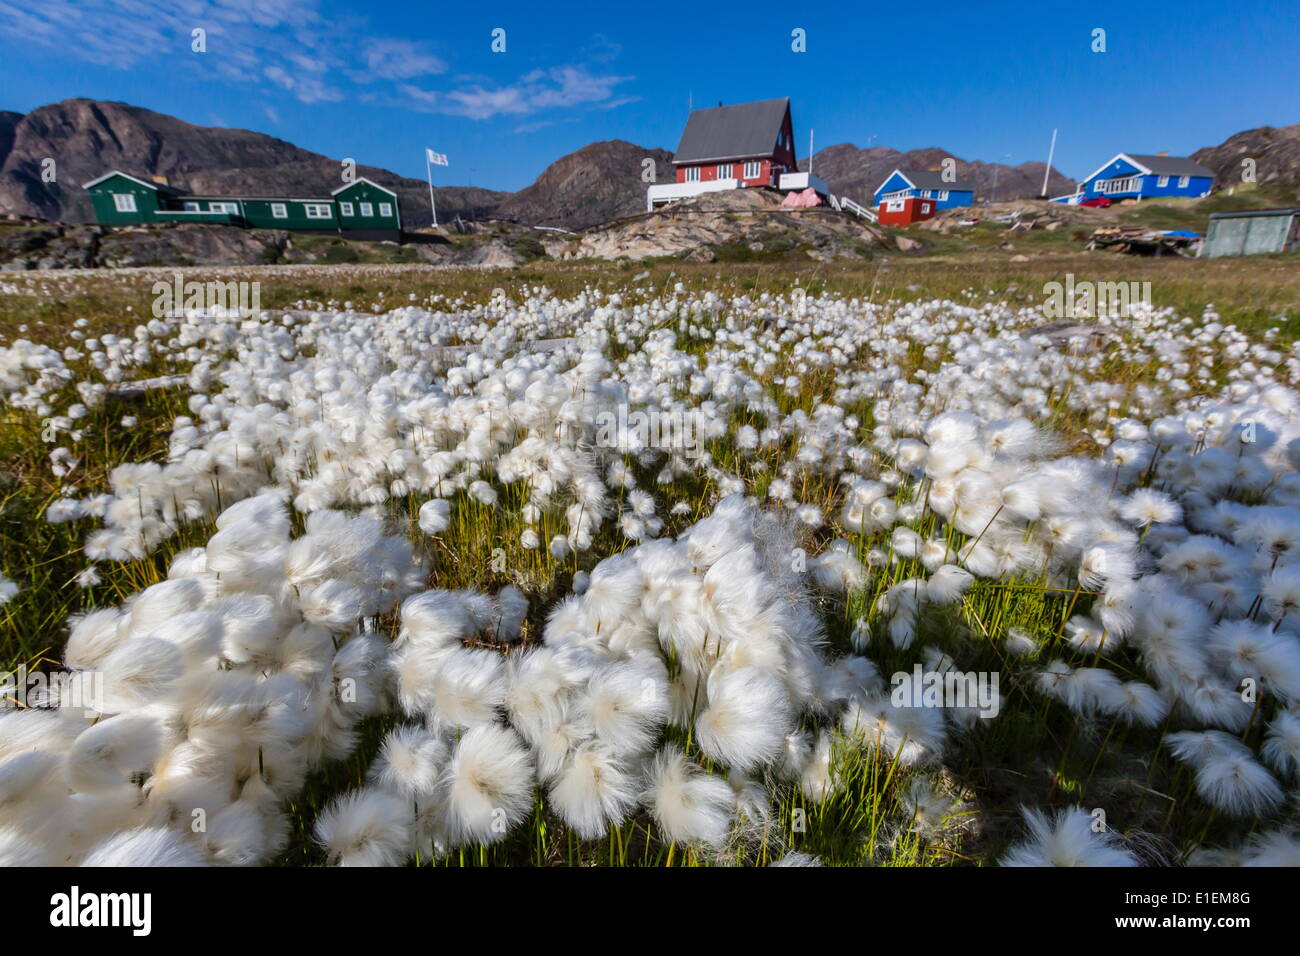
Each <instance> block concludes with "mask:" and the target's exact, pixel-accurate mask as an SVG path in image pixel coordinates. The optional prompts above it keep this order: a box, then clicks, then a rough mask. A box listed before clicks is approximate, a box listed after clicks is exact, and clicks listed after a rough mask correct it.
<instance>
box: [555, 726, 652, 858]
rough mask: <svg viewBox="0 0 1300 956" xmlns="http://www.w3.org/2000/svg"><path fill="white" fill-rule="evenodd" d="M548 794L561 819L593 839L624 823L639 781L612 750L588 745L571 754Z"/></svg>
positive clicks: (591, 743)
mask: <svg viewBox="0 0 1300 956" xmlns="http://www.w3.org/2000/svg"><path fill="white" fill-rule="evenodd" d="M547 795H548V797H549V799H550V803H551V805H552V806H553V807H554V808H555V810H556V812H557V813H559V815H560V818H561V819H562V820H564V822H565V823H566V824H567V825H568V826H569V827H571V828H572V829H573V830H574V831H575V832H576V833H577V834H578V835H579V836H580V837H582V838H583V839H588V840H590V839H595V838H597V837H601V836H604V835H605V834H606V833H607V832H608V831H609V828H610V827H611V826H614V825H617V824H619V823H621V822H622V821H623V818H624V816H625V815H626V814H627V812H628V810H629V809H630V808H631V807H632V806H633V805H635V803H636V801H637V797H638V787H637V778H636V777H635V775H633V774H632V773H630V772H629V771H628V769H627V768H626V767H625V766H624V765H623V764H622V763H621V762H620V761H619V760H618V758H617V757H615V756H614V752H613V751H612V750H611V749H610V748H608V747H606V746H604V745H603V744H600V743H596V742H588V743H584V744H581V745H580V746H578V747H577V748H576V749H575V750H574V751H573V752H572V753H571V754H570V756H569V758H568V760H567V761H566V763H565V765H564V767H563V768H562V769H561V770H560V772H559V773H558V774H557V775H556V777H555V778H554V780H553V781H552V783H551V785H550V788H549V790H548V791H547Z"/></svg>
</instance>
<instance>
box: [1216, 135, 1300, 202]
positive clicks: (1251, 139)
mask: <svg viewBox="0 0 1300 956" xmlns="http://www.w3.org/2000/svg"><path fill="white" fill-rule="evenodd" d="M1192 159H1194V160H1196V161H1197V162H1198V163H1200V164H1201V165H1202V166H1208V167H1209V168H1210V169H1212V170H1214V177H1215V185H1217V186H1219V187H1227V186H1230V185H1232V184H1234V183H1240V182H1241V181H1242V178H1241V175H1242V172H1243V169H1244V167H1243V166H1242V160H1243V159H1253V160H1255V180H1256V182H1258V183H1259V184H1260V185H1261V186H1267V185H1277V186H1297V187H1300V123H1296V124H1294V125H1292V126H1260V127H1258V128H1256V129H1248V130H1245V131H1243V132H1240V133H1237V134H1236V135H1235V136H1229V137H1228V138H1227V139H1225V140H1224V141H1223V142H1222V143H1220V144H1219V145H1218V146H1207V147H1206V148H1205V149H1198V150H1197V151H1196V152H1194V153H1192Z"/></svg>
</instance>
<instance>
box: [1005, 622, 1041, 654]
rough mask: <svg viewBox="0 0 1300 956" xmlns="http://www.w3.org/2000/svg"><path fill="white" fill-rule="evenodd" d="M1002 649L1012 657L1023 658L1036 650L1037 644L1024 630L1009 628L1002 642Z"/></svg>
mask: <svg viewBox="0 0 1300 956" xmlns="http://www.w3.org/2000/svg"><path fill="white" fill-rule="evenodd" d="M1003 647H1005V648H1006V650H1007V653H1008V654H1010V655H1011V656H1012V657H1025V656H1027V655H1029V654H1032V653H1034V651H1036V650H1038V642H1037V641H1036V640H1034V636H1033V635H1032V634H1030V633H1029V632H1028V631H1026V630H1025V629H1024V628H1021V627H1010V628H1007V636H1006V638H1005V639H1004V640H1003Z"/></svg>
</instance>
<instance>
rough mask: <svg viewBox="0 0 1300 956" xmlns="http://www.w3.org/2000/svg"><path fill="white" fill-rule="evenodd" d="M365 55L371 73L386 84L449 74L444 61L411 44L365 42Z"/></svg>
mask: <svg viewBox="0 0 1300 956" xmlns="http://www.w3.org/2000/svg"><path fill="white" fill-rule="evenodd" d="M363 51H364V53H365V58H366V67H367V68H368V69H369V71H370V72H371V73H373V74H374V75H375V76H380V77H383V78H384V79H386V80H409V79H411V78H413V77H417V76H431V75H434V74H438V73H446V72H447V64H446V63H445V62H444V61H442V60H440V59H439V58H438V57H436V56H433V55H432V54H430V53H425V52H424V51H423V50H421V49H420V47H419V46H418V45H416V44H415V43H412V42H411V41H410V40H394V39H380V38H378V37H376V38H372V39H370V40H367V41H366V43H365V45H364V46H363Z"/></svg>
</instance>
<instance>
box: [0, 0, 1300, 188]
mask: <svg viewBox="0 0 1300 956" xmlns="http://www.w3.org/2000/svg"><path fill="white" fill-rule="evenodd" d="M690 9H695V10H697V11H699V13H698V14H697V15H693V14H691V13H690V12H689V10H690ZM718 9H720V8H717V7H715V5H712V4H691V5H674V6H670V5H666V4H649V3H636V2H632V3H628V2H621V3H616V4H594V3H582V4H568V5H566V4H564V3H555V4H536V3H532V4H523V3H513V2H511V3H496V2H494V3H451V4H448V3H435V2H423V3H418V4H416V3H391V4H383V3H372V4H365V3H360V2H355V0H0V60H2V61H3V63H4V66H3V67H2V68H0V73H2V75H3V77H4V80H3V87H0V109H12V110H18V111H21V112H26V111H28V110H30V109H33V108H34V107H37V106H40V105H43V104H46V103H50V102H55V101H57V100H61V99H67V98H70V97H74V96H88V97H93V98H96V99H110V100H124V101H126V102H128V103H132V104H135V105H137V106H143V107H147V108H149V109H154V110H158V111H160V112H164V113H170V114H173V115H175V116H178V117H180V118H182V119H185V120H188V121H190V122H193V123H198V124H201V125H216V126H230V127H243V128H247V129H254V130H259V131H261V132H265V133H269V134H271V135H274V136H278V137H280V138H282V139H286V140H289V141H290V142H293V143H296V144H298V145H300V146H303V147H306V148H308V149H312V150H315V151H317V152H320V153H324V154H326V155H329V156H333V157H339V158H341V157H345V156H350V157H353V158H355V159H357V160H358V161H359V162H363V163H369V164H373V165H376V166H382V167H386V168H388V169H392V170H394V171H396V172H399V173H403V174H406V175H411V176H419V177H423V175H424V160H423V156H424V154H423V147H425V146H431V147H433V148H434V149H436V150H438V151H440V152H444V153H446V154H447V155H448V156H449V158H450V161H451V165H450V167H448V168H446V169H438V170H437V171H436V174H435V177H436V178H435V182H436V183H438V184H442V185H449V184H464V183H466V182H470V181H472V182H473V183H474V184H475V185H480V186H489V187H494V188H500V189H518V188H520V187H522V186H525V185H527V184H528V183H530V182H531V181H532V180H533V179H534V178H535V177H536V176H537V174H538V173H539V172H541V170H542V169H543V168H544V167H545V166H546V164H547V163H549V162H551V161H552V160H554V159H556V158H558V157H559V156H561V155H563V154H564V153H567V152H570V151H572V150H574V149H577V148H578V147H580V146H583V145H585V144H587V143H589V142H592V141H594V140H598V139H613V138H618V139H626V140H630V141H631V142H634V143H637V144H640V145H643V146H661V147H663V148H665V149H669V150H672V149H673V148H674V147H675V146H676V144H677V138H678V135H679V133H680V131H681V127H682V123H683V122H684V120H685V116H686V112H687V104H688V100H689V99H693V102H694V104H695V105H696V106H712V105H716V103H717V102H718V101H719V100H721V101H724V102H727V103H736V102H743V101H745V100H751V99H763V98H767V97H772V96H790V97H791V98H792V100H793V104H794V121H795V133H796V139H797V142H798V147H799V154H800V155H801V156H802V155H803V154H804V151H805V150H806V149H807V142H808V130H809V128H810V127H814V128H815V129H816V143H817V147H818V148H821V147H823V146H828V145H831V144H832V143H840V142H852V143H855V144H857V145H858V146H866V145H867V144H868V143H872V144H873V145H886V146H893V147H895V148H897V149H903V150H906V149H914V148H919V147H925V146H941V147H943V148H945V149H948V150H951V151H952V152H954V153H956V154H957V155H958V156H961V157H962V158H963V159H983V160H987V161H1002V162H1011V163H1020V162H1024V161H1026V160H1042V159H1046V153H1047V147H1048V142H1049V140H1050V137H1051V132H1052V128H1053V127H1054V126H1056V127H1059V128H1060V134H1059V139H1058V143H1057V152H1056V163H1055V164H1056V166H1057V167H1058V168H1060V169H1061V170H1062V171H1063V172H1065V173H1066V174H1067V175H1069V176H1074V177H1079V176H1083V175H1086V174H1087V173H1089V172H1091V171H1092V170H1093V169H1094V168H1095V167H1096V166H1098V165H1100V164H1101V163H1102V162H1104V161H1105V160H1106V159H1108V158H1109V157H1110V156H1111V155H1113V154H1114V153H1116V152H1119V151H1121V150H1123V151H1130V152H1146V153H1151V152H1158V151H1160V150H1169V151H1170V152H1172V153H1174V154H1183V153H1186V152H1190V151H1191V150H1194V149H1196V148H1198V147H1200V146H1207V145H1213V144H1217V143H1219V142H1221V141H1222V140H1223V139H1225V138H1226V137H1227V136H1229V135H1231V134H1232V133H1235V132H1238V131H1239V130H1242V129H1248V128H1250V127H1254V126H1260V125H1266V124H1267V125H1273V126H1282V125H1287V124H1290V123H1296V122H1300V106H1298V105H1297V103H1300V96H1297V93H1296V85H1295V84H1296V79H1295V77H1296V74H1295V64H1296V63H1297V62H1298V61H1300V4H1297V3H1294V2H1279V3H1275V4H1273V3H1269V4H1264V3H1250V2H1247V3H1223V2H1221V0H1213V2H1203V0H1184V2H1181V3H1177V4H1171V5H1143V6H1138V7H1136V8H1125V9H1121V8H1119V7H1117V6H1116V5H1113V4H1097V5H1089V4H1079V3H1069V4H1065V3H1051V2H1045V3H1042V4H1038V5H1027V4H1023V3H981V4H978V5H975V4H970V3H961V4H947V3H944V2H937V0H932V2H929V3H925V4H923V5H918V6H915V7H913V6H910V5H907V4H901V5H898V4H895V5H888V6H886V5H866V4H860V3H858V4H829V3H823V2H816V0H814V2H808V3H804V4H791V3H789V2H785V3H767V2H764V0H750V2H747V3H745V4H742V5H739V6H737V7H735V10H736V11H737V12H736V13H735V14H734V15H727V16H722V15H718V13H717V10H718ZM674 10H675V11H677V12H673V11H674ZM195 28H202V29H204V30H206V32H207V35H206V41H207V52H205V53H195V52H192V50H191V45H192V30H194V29H195ZM498 28H500V29H503V30H505V46H506V49H505V52H503V53H496V52H493V51H492V48H491V47H492V39H493V37H492V32H493V30H495V29H498ZM796 28H798V29H802V30H804V31H806V47H807V49H806V52H802V53H796V52H794V51H793V50H792V49H791V45H792V40H791V31H792V30H794V29H796ZM1098 28H1100V29H1104V30H1105V31H1106V35H1105V42H1106V51H1105V52H1104V53H1094V52H1092V50H1091V46H1092V44H1093V38H1092V35H1093V31H1094V30H1095V29H1098ZM873 137H874V138H873ZM1008 154H1010V158H1009V159H1008Z"/></svg>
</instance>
